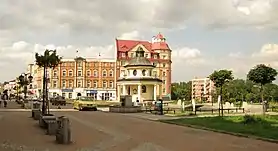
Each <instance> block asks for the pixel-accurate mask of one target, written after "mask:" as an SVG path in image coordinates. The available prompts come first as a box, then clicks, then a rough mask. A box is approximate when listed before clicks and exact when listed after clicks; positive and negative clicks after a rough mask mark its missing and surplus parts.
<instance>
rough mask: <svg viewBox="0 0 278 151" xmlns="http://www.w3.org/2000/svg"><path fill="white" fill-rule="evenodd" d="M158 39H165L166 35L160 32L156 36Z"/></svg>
mask: <svg viewBox="0 0 278 151" xmlns="http://www.w3.org/2000/svg"><path fill="white" fill-rule="evenodd" d="M155 37H156V38H157V39H164V36H163V35H162V34H161V33H158V35H156V36H155Z"/></svg>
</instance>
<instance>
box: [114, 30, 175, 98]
mask: <svg viewBox="0 0 278 151" xmlns="http://www.w3.org/2000/svg"><path fill="white" fill-rule="evenodd" d="M139 47H140V48H142V49H143V50H144V52H145V53H144V55H145V57H146V58H147V59H148V60H149V61H150V62H152V63H153V64H154V65H155V69H154V70H153V71H152V72H153V73H152V74H153V75H155V76H157V77H158V78H159V79H161V80H162V81H163V83H162V85H161V86H159V87H158V88H157V92H160V94H161V95H162V96H161V97H164V96H170V95H171V77H172V76H171V74H172V65H171V64H172V61H171V49H170V47H169V45H168V44H167V42H166V38H165V37H164V36H163V35H162V34H161V33H158V34H157V35H156V36H153V38H152V40H151V41H143V40H122V39H116V56H117V61H116V77H118V78H119V77H122V76H124V74H126V73H127V72H128V71H125V68H124V65H126V64H127V63H128V61H129V60H130V59H132V58H134V57H135V55H136V53H135V52H136V50H137V49H138V48H139ZM118 78H117V79H118Z"/></svg>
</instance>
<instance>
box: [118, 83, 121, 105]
mask: <svg viewBox="0 0 278 151" xmlns="http://www.w3.org/2000/svg"><path fill="white" fill-rule="evenodd" d="M120 97H121V87H120V85H117V101H119V102H120Z"/></svg>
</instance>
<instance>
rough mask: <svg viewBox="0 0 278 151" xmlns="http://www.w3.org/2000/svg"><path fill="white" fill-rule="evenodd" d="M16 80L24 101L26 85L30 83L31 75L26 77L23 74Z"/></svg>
mask: <svg viewBox="0 0 278 151" xmlns="http://www.w3.org/2000/svg"><path fill="white" fill-rule="evenodd" d="M18 79H19V84H20V86H22V87H23V92H24V99H26V98H27V89H28V85H29V84H31V83H32V80H33V77H32V76H31V75H29V76H28V74H26V73H23V74H21V75H20V76H19V77H18Z"/></svg>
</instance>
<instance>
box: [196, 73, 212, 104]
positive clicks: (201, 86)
mask: <svg viewBox="0 0 278 151" xmlns="http://www.w3.org/2000/svg"><path fill="white" fill-rule="evenodd" d="M214 90H215V87H214V83H213V81H211V80H210V79H209V78H194V79H192V99H195V100H196V101H203V102H211V101H212V96H213V92H214Z"/></svg>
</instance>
